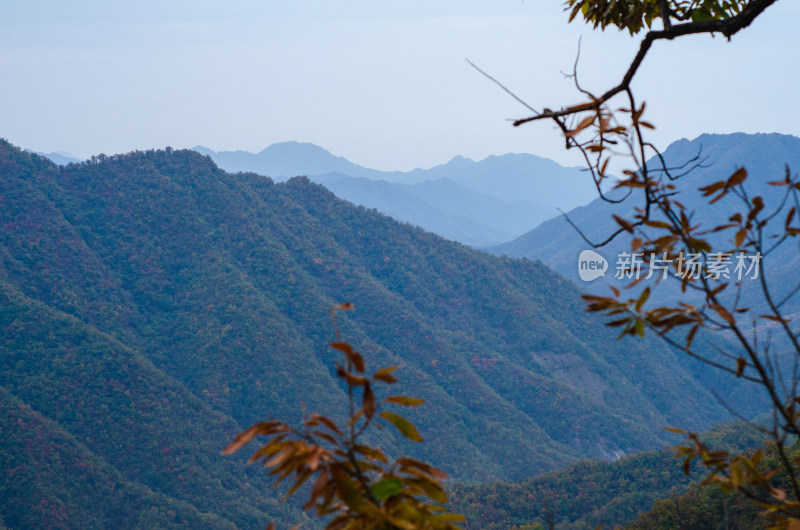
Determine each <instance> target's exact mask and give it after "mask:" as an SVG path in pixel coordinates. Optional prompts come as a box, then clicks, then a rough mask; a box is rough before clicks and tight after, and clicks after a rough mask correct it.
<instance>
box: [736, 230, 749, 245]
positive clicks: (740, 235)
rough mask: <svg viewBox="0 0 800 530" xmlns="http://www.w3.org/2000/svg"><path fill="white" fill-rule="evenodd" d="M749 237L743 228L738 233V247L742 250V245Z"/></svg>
mask: <svg viewBox="0 0 800 530" xmlns="http://www.w3.org/2000/svg"><path fill="white" fill-rule="evenodd" d="M746 236H747V231H746V230H745V229H744V228H741V229H740V230H739V231H738V232H736V241H735V243H736V247H737V248H741V246H742V243H744V238H745V237H746Z"/></svg>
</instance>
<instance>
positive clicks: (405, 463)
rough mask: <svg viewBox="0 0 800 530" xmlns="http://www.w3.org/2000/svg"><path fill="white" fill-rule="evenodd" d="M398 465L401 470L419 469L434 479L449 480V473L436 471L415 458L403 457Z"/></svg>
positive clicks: (398, 460) (399, 459)
mask: <svg viewBox="0 0 800 530" xmlns="http://www.w3.org/2000/svg"><path fill="white" fill-rule="evenodd" d="M397 465H399V466H400V469H403V470H408V469H418V470H420V471H422V472H423V473H425V474H427V475H430V476H432V477H435V478H438V479H441V480H444V479H446V478H447V473H445V472H444V471H442V470H440V469H436V468H435V467H433V466H432V465H430V464H426V463H425V462H421V461H419V460H416V459H414V458H409V457H402V458H398V459H397Z"/></svg>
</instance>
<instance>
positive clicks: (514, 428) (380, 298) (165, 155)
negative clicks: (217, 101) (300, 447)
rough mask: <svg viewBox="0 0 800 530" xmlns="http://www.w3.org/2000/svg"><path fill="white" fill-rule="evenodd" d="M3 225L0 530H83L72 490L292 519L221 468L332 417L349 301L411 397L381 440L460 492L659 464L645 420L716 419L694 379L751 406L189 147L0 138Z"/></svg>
mask: <svg viewBox="0 0 800 530" xmlns="http://www.w3.org/2000/svg"><path fill="white" fill-rule="evenodd" d="M0 226H1V227H2V230H1V231H0V386H2V387H3V390H2V392H1V393H0V397H1V398H2V405H1V407H2V408H1V409H0V410H2V411H3V412H2V414H3V416H2V418H3V421H4V422H6V423H5V425H13V427H10V428H9V429H8V431H6V428H5V427H4V428H3V432H4V433H6V432H9V434H8V435H5V434H4V436H3V437H2V440H0V454H3V455H4V457H5V456H6V455H8V457H7V458H4V459H3V464H2V465H8V466H12V463H13V466H12V467H11V468H10V469H9V470H8V473H3V474H2V475H0V476H2V479H0V480H2V481H3V482H2V483H0V491H2V492H3V498H2V500H3V502H0V517H2V518H3V520H4V521H5V522H6V524H12V523H11V521H15V522H16V521H23V522H24V521H28V520H29V519H25V518H26V517H36V514H37V513H38V512H35V511H33V506H32V505H26V504H24V503H23V504H17V503H11V502H6V501H7V500H8V499H10V498H25V496H26V495H28V493H26V492H30V491H46V492H48V495H49V496H50V497H49V498H51V499H52V500H48V504H49V503H50V502H57V504H59V505H62V506H64V507H65V508H64V509H65V510H66V512H65V513H66V514H67V515H64V517H66V518H67V519H68V520H69V521H71V523H70V524H69V525H71V526H74V527H83V526H91V525H90V524H88V523H87V524H82V523H77V522H76V521H83V520H84V519H81V517H84V518H85V517H86V514H84V513H83V512H84V511H85V510H91V509H92V508H91V505H92V503H93V502H94V501H92V500H90V497H91V495H92V494H93V493H92V492H87V491H85V488H83V486H82V485H81V484H83V483H85V482H87V481H91V482H92V483H93V484H96V485H97V488H98V489H97V490H96V491H95V492H94V495H96V497H97V498H99V497H102V498H104V499H107V502H108V504H107V505H104V507H103V511H102V513H104V514H107V515H101V514H98V519H97V521H96V522H95V523H94V525H95V526H104V522H103V521H105V520H106V519H102V517H113V516H119V517H123V516H124V514H125V513H130V514H131V517H139V516H140V515H141V514H140V513H139V510H138V509H135V508H132V506H133V505H132V504H131V503H152V504H153V505H154V506H156V507H157V508H156V509H155V511H154V512H153V513H152V514H151V515H152V517H154V518H155V519H153V521H157V522H158V524H161V525H164V526H169V525H171V524H178V525H179V524H185V523H187V522H189V521H193V522H196V523H197V524H206V523H207V524H209V525H211V526H221V525H222V524H231V525H236V526H240V527H259V526H262V527H263V524H264V523H265V521H266V520H267V518H268V517H277V518H278V519H279V520H280V521H286V522H288V521H296V520H300V518H301V517H302V516H300V515H298V514H297V512H296V511H295V510H294V509H293V508H291V507H285V506H282V505H280V504H279V502H278V500H277V498H278V497H277V494H276V493H274V492H272V491H271V490H269V489H268V488H267V487H265V481H264V477H263V475H262V473H260V472H259V470H257V469H252V468H245V467H244V466H243V464H242V459H234V458H230V457H221V456H219V450H220V449H221V448H222V447H223V446H224V445H225V444H226V443H227V442H228V441H229V440H230V439H231V438H232V436H233V435H234V434H235V433H236V432H238V430H239V429H242V428H243V427H245V426H247V425H249V424H250V423H252V422H254V421H257V420H261V419H265V418H267V417H270V416H274V417H277V418H281V419H286V420H296V419H299V418H300V416H301V414H302V411H303V410H306V411H320V412H323V413H328V414H331V415H334V416H337V415H339V412H337V411H338V410H340V409H338V408H337V407H338V405H339V404H340V403H342V400H343V398H344V393H343V390H342V388H341V387H340V385H339V384H338V383H337V381H336V378H335V374H334V368H333V361H334V360H335V359H336V354H335V352H334V351H332V350H330V349H329V348H328V347H327V343H328V342H329V341H330V340H332V331H331V327H330V322H329V320H328V317H327V315H328V309H329V307H330V306H331V305H333V304H334V303H337V302H341V301H353V302H354V303H355V304H356V311H354V312H353V313H352V314H349V315H347V318H345V319H343V321H342V331H343V334H344V336H345V337H346V338H347V339H348V340H349V341H350V342H351V343H353V344H355V345H356V346H357V347H358V348H359V349H360V350H361V351H362V352H363V353H364V354H365V355H366V356H367V358H368V359H369V363H370V365H371V366H379V365H387V364H394V365H398V366H400V370H399V372H398V374H399V377H400V380H401V391H402V392H403V393H407V394H410V395H416V396H419V397H423V398H425V399H426V400H427V403H426V405H425V406H424V407H422V408H421V409H420V410H418V411H415V413H414V414H412V415H411V419H412V420H413V421H414V422H415V423H416V424H417V425H418V427H419V428H420V430H421V432H422V434H423V436H424V437H425V439H426V441H425V443H424V444H422V445H421V446H414V447H410V446H409V444H406V443H404V442H403V441H401V440H393V441H390V442H388V443H384V445H386V446H387V447H388V448H389V450H390V451H391V450H395V449H392V448H393V447H398V446H399V448H400V449H401V450H403V451H408V452H411V453H412V454H416V455H420V456H422V457H424V458H425V459H428V460H431V461H432V462H433V463H435V464H436V465H438V466H440V467H442V468H443V469H445V470H446V471H447V472H449V473H451V474H452V475H453V476H454V477H455V478H458V479H461V480H468V481H474V480H488V479H517V478H521V477H529V476H532V475H534V474H536V473H539V472H541V471H545V470H548V469H553V468H555V467H558V466H562V465H565V464H567V463H570V462H574V461H575V460H577V459H578V458H582V457H599V458H611V457H613V455H614V454H615V452H618V451H624V452H630V451H633V450H637V449H644V448H650V447H656V446H660V445H661V444H662V443H663V442H664V441H665V433H664V431H663V430H662V429H661V427H662V426H663V425H666V424H670V425H675V426H680V427H688V428H694V429H697V428H702V427H705V426H708V425H710V424H712V423H715V422H718V421H720V420H722V419H724V418H726V417H727V413H726V412H725V410H724V407H723V406H722V405H720V404H719V402H718V401H717V400H716V399H715V398H714V397H713V396H712V394H711V393H710V392H709V391H708V389H707V388H706V387H707V385H708V384H711V385H713V386H716V388H717V390H718V391H719V392H720V393H721V394H723V395H725V396H728V397H729V398H730V400H731V402H732V403H734V404H737V405H741V407H740V408H739V410H740V411H741V412H743V413H755V412H757V411H758V410H760V401H759V400H758V399H756V398H754V396H752V395H750V393H749V392H748V390H749V387H743V386H742V385H741V383H740V382H737V381H730V380H729V379H718V378H717V374H716V373H714V372H711V373H707V372H705V371H704V370H703V369H702V367H699V366H698V365H696V364H692V363H691V362H690V361H689V360H687V359H685V358H684V357H682V356H679V355H676V354H674V353H673V352H671V351H669V350H667V349H666V348H665V347H664V346H663V345H662V344H661V343H659V342H656V341H649V340H648V341H633V340H630V341H617V340H616V338H615V335H614V334H613V333H612V332H611V331H609V330H606V329H604V328H603V327H602V326H601V324H600V323H599V320H598V319H597V318H595V317H593V316H590V315H587V314H585V313H584V312H583V304H582V302H581V301H580V299H579V292H578V290H577V289H576V288H575V286H574V285H573V284H572V283H570V282H569V281H567V280H565V279H563V278H562V277H560V276H558V275H557V274H555V273H554V272H552V271H550V270H549V269H547V268H546V267H545V266H543V265H541V264H538V263H534V262H530V261H527V260H512V259H508V258H499V257H494V256H491V255H488V254H485V253H482V252H479V251H475V250H472V249H470V248H468V247H465V246H463V245H460V244H457V243H453V242H450V241H446V240H444V239H442V238H440V237H438V236H435V235H433V234H430V233H427V232H424V231H422V230H419V229H415V228H413V227H411V226H409V225H404V224H401V223H398V222H396V221H394V220H392V219H391V218H389V217H386V216H384V215H382V214H379V213H377V212H374V211H368V210H365V209H364V208H357V207H354V206H352V205H351V204H349V203H346V202H344V201H341V200H338V199H336V198H335V197H334V196H333V195H332V194H331V193H330V192H329V191H327V190H325V189H324V188H323V187H321V186H319V185H316V184H313V183H311V182H310V181H308V180H307V179H303V178H297V179H292V180H289V181H288V182H286V183H282V184H275V183H273V181H271V180H270V179H268V178H265V177H262V176H258V175H255V174H236V175H232V174H228V173H226V172H224V171H221V170H220V169H218V168H217V167H216V166H215V165H214V164H213V162H212V161H211V160H210V159H209V158H207V157H204V156H202V155H200V154H198V153H195V152H191V151H174V152H173V151H148V152H136V153H130V154H127V155H118V156H113V157H100V158H95V159H93V160H90V161H89V162H87V163H82V164H70V165H68V166H64V167H58V166H56V165H54V164H52V163H51V162H50V161H48V160H46V159H44V158H42V157H39V156H36V155H31V154H28V153H24V152H22V151H20V150H19V149H17V148H15V147H13V146H11V145H10V144H8V143H6V142H0ZM301 404H302V405H301ZM387 436H391V434H390V433H389V434H387ZM55 440H58V442H57V443H56V442H55ZM395 444H397V445H395ZM242 456H244V455H242ZM7 462H8V464H7ZM86 466H89V469H87V467H86ZM20 476H22V477H26V478H25V481H21V482H18V481H17V480H16V479H15V477H20ZM48 483H63V484H64V488H65V489H62V488H60V487H59V488H53V489H48V488H46V487H45V486H46V485H47V484H48ZM101 486H102V487H101ZM26 488H27V489H26ZM103 488H111V489H114V490H115V491H120V490H121V488H125V489H127V490H128V491H130V492H131V493H130V494H129V495H125V496H124V498H123V499H121V498H120V497H114V496H113V495H106V494H104V493H103V491H104V490H103ZM142 499H146V501H145V500H142ZM31 502H33V501H31ZM37 502H38V501H37ZM115 502H118V503H123V504H125V503H128V504H127V505H126V506H127V507H126V508H125V509H123V508H121V507H120V506H118V505H117V504H115ZM37 506H38V505H37ZM137 506H139V504H137ZM37 509H38V508H37ZM56 516H58V517H61V515H52V517H56ZM216 518H219V519H216ZM53 520H61V519H53ZM133 520H135V519H130V520H126V521H133ZM40 521H41V519H40ZM217 522H219V524H217ZM13 524H16V523H13ZM23 524H24V523H23ZM125 524H127V522H126V523H125ZM192 524H195V523H192ZM69 525H68V526H69Z"/></svg>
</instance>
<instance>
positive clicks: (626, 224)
mask: <svg viewBox="0 0 800 530" xmlns="http://www.w3.org/2000/svg"><path fill="white" fill-rule="evenodd" d="M611 217H613V218H614V220H615V221H616V222H617V224H619V225H620V226H621V227H622V228H623V229H624V230H625V231H626V232H629V233H631V234H632V233H633V225H632V224H630V223H629V222H628V221H626V220H625V219H623V218H622V217H620V216H618V215H612V216H611Z"/></svg>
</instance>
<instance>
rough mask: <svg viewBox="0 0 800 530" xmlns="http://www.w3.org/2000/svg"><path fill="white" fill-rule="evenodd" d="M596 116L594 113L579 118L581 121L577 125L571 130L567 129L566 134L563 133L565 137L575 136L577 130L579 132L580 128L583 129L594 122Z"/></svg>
mask: <svg viewBox="0 0 800 530" xmlns="http://www.w3.org/2000/svg"><path fill="white" fill-rule="evenodd" d="M596 117H597V116H596V115H594V114H593V115H591V116H587V117H585V118H584V119H583V120H581V122H580V123H579V124H578V126H577V127H575V128H574V129H572V130H571V131H567V134H565V136H566V137H567V138H571V137H573V136H575V135H576V134H578V133H579V132H581V131H582V130H584V129H585V128H587V127H588V126H590V125H591V124H592V123H593V122H594V120H595V118H596Z"/></svg>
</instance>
